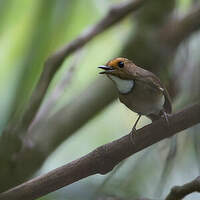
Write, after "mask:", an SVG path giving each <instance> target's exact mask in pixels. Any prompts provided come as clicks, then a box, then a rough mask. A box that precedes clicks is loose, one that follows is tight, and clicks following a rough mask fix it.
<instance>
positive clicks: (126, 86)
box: [99, 58, 172, 128]
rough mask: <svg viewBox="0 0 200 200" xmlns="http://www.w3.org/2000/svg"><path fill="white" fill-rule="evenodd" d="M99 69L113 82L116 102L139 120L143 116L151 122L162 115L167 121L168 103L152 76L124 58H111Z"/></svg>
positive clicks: (164, 91) (166, 94)
mask: <svg viewBox="0 0 200 200" xmlns="http://www.w3.org/2000/svg"><path fill="white" fill-rule="evenodd" d="M99 68H101V69H103V70H104V71H102V72H100V74H106V75H107V76H108V77H109V78H110V79H111V80H112V81H113V82H114V83H115V85H116V87H117V88H118V92H119V99H120V101H121V102H122V103H123V104H125V105H126V106H127V107H128V108H129V109H131V110H132V111H134V112H136V113H138V114H139V117H140V116H141V115H145V116H147V117H148V118H150V119H151V120H152V121H153V120H157V119H159V118H160V117H161V116H162V115H164V117H165V119H166V120H167V114H169V113H171V112H172V105H171V100H170V97H169V94H168V92H167V89H166V88H165V87H164V85H163V84H162V83H161V81H160V80H159V78H158V77H157V76H156V75H155V74H153V73H152V72H150V71H147V70H145V69H143V68H141V67H138V66H136V65H135V64H134V63H133V62H132V61H130V60H128V59H127V58H115V59H113V60H111V61H109V62H108V63H106V65H104V66H100V67H99ZM167 121H168V120H167ZM137 122H138V120H137ZM137 122H136V124H137ZM136 124H135V126H136ZM135 126H134V128H135Z"/></svg>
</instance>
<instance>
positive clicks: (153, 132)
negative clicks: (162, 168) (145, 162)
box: [0, 104, 200, 200]
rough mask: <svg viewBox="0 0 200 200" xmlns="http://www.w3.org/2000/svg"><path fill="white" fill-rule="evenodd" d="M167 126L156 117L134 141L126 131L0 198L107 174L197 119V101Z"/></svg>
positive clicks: (29, 195)
mask: <svg viewBox="0 0 200 200" xmlns="http://www.w3.org/2000/svg"><path fill="white" fill-rule="evenodd" d="M169 122H170V127H169V128H167V127H166V123H165V121H164V120H163V119H160V120H158V121H155V122H154V123H152V124H150V125H147V126H145V127H143V128H141V129H139V130H137V133H136V134H135V137H134V139H135V143H134V144H132V143H131V140H130V136H129V135H126V136H124V137H122V138H120V139H118V140H115V141H113V142H111V143H108V144H105V145H103V146H101V147H99V148H97V149H95V150H94V151H92V152H90V153H89V154H87V155H85V156H83V157H81V158H79V159H77V160H75V161H72V162H70V163H69V164H66V165H64V166H62V167H59V168H57V169H55V170H52V171H50V172H49V173H47V174H44V175H42V176H39V177H37V178H34V179H32V180H30V181H28V182H25V183H24V184H21V185H19V186H17V187H15V188H13V189H11V190H8V191H6V192H4V193H2V194H0V200H8V199H9V200H21V199H29V200H31V199H35V198H37V197H41V196H43V195H45V194H47V193H49V192H53V191H55V190H57V189H59V188H61V187H64V186H66V185H69V184H71V183H74V182H76V181H78V180H80V179H83V178H85V177H88V176H91V175H94V174H97V173H99V174H106V173H108V172H109V171H111V170H112V169H113V167H114V166H116V165H117V164H118V163H119V162H121V161H122V160H123V159H125V158H127V157H129V156H131V155H133V154H135V153H136V152H138V151H141V150H143V149H144V148H147V147H148V146H150V145H152V144H154V143H156V142H159V141H160V140H162V139H164V138H167V137H170V136H172V135H174V134H176V133H178V132H180V131H182V130H184V129H186V128H189V127H191V126H193V125H195V124H197V123H199V122H200V104H195V105H193V106H191V107H189V108H186V109H184V110H183V111H180V112H178V113H176V114H173V115H170V116H169Z"/></svg>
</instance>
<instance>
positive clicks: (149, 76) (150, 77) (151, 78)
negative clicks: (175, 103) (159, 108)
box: [135, 70, 172, 113]
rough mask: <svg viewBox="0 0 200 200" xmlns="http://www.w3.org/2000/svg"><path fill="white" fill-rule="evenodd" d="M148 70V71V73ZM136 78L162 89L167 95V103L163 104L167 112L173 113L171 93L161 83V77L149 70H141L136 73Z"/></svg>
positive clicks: (165, 95)
mask: <svg viewBox="0 0 200 200" xmlns="http://www.w3.org/2000/svg"><path fill="white" fill-rule="evenodd" d="M147 72H148V73H147ZM135 79H137V80H140V81H144V82H146V83H147V84H148V85H149V86H150V87H152V88H154V89H156V90H158V91H160V92H162V93H163V95H164V97H165V103H164V105H163V107H164V109H165V112H167V113H171V112H172V103H171V98H170V96H169V93H168V91H167V89H166V87H165V86H164V85H163V84H162V83H161V81H160V79H159V78H158V77H157V76H156V75H154V74H153V73H151V72H149V71H147V70H144V71H143V70H142V71H141V70H140V71H139V72H137V73H136V74H135Z"/></svg>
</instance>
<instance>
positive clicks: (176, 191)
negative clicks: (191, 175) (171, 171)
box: [165, 176, 200, 200]
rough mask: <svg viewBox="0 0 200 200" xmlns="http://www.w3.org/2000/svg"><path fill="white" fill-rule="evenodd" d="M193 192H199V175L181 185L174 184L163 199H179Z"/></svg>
mask: <svg viewBox="0 0 200 200" xmlns="http://www.w3.org/2000/svg"><path fill="white" fill-rule="evenodd" d="M193 192H200V176H198V177H197V178H196V179H194V180H193V181H191V182H189V183H186V184H184V185H182V186H174V187H173V188H172V189H171V191H170V193H169V194H168V195H167V197H166V199H165V200H181V199H183V198H184V197H185V196H187V195H189V194H191V193H193Z"/></svg>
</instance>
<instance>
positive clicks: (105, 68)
mask: <svg viewBox="0 0 200 200" xmlns="http://www.w3.org/2000/svg"><path fill="white" fill-rule="evenodd" d="M98 68H100V69H103V70H104V71H102V72H99V74H109V73H111V72H113V71H115V70H114V69H113V67H110V66H106V65H102V66H99V67H98Z"/></svg>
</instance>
